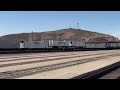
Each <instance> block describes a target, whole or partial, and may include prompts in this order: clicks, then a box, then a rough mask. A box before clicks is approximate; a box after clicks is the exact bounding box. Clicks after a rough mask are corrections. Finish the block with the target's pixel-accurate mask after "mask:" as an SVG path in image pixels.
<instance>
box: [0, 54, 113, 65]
mask: <svg viewBox="0 0 120 90" xmlns="http://www.w3.org/2000/svg"><path fill="white" fill-rule="evenodd" d="M101 54H107V53H99V54H89V55H82V56H79V55H77V56H74V55H73V56H67V57H58V56H54V57H58V58H51V59H46V58H43V59H42V60H35V61H33V60H32V61H26V62H25V61H24V62H19V63H10V64H0V67H9V66H16V65H24V64H32V63H40V62H48V61H57V60H62V59H72V58H77V57H86V56H93V55H101ZM112 54H115V52H114V53H112ZM60 56H66V55H60ZM36 58H41V57H36ZM23 59H29V60H30V59H35V57H32V58H22V59H21V58H19V59H12V60H3V61H0V63H2V62H11V61H16V60H17V61H22V60H23ZM44 59H45V60H44Z"/></svg>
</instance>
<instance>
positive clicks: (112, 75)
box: [71, 61, 120, 79]
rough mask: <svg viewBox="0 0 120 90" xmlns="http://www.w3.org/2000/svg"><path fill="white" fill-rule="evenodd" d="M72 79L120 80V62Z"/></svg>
mask: <svg viewBox="0 0 120 90" xmlns="http://www.w3.org/2000/svg"><path fill="white" fill-rule="evenodd" d="M118 71H119V73H118ZM71 79H120V61H119V62H116V63H114V64H112V65H109V66H106V67H103V68H100V69H98V70H95V71H91V72H88V73H85V74H82V75H79V76H76V77H73V78H71Z"/></svg>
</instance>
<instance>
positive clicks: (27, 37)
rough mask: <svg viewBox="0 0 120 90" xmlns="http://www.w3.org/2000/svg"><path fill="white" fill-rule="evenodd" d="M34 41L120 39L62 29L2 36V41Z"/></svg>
mask: <svg viewBox="0 0 120 90" xmlns="http://www.w3.org/2000/svg"><path fill="white" fill-rule="evenodd" d="M32 36H33V40H51V39H58V40H64V39H65V40H81V41H89V42H101V41H118V40H119V39H118V38H116V37H113V36H111V35H107V34H102V33H97V32H91V31H86V30H81V29H72V28H69V29H61V30H55V31H48V32H34V33H33V34H32V33H20V34H10V35H5V36H1V37H0V39H2V40H15V41H21V40H24V41H31V40H32Z"/></svg>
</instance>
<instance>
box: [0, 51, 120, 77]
mask: <svg viewBox="0 0 120 90" xmlns="http://www.w3.org/2000/svg"><path fill="white" fill-rule="evenodd" d="M119 55H120V53H116V54H112V55H111V54H110V55H102V56H97V57H93V58H86V59H80V60H75V61H68V62H64V63H58V64H52V65H45V66H40V67H34V68H28V69H21V70H14V71H6V72H1V73H0V79H13V78H19V77H23V76H29V75H33V74H37V73H41V72H46V71H52V70H56V69H61V68H65V67H70V66H75V65H80V64H83V63H87V62H93V61H97V60H102V59H106V58H110V57H116V56H119Z"/></svg>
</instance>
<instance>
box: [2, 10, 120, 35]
mask: <svg viewBox="0 0 120 90" xmlns="http://www.w3.org/2000/svg"><path fill="white" fill-rule="evenodd" d="M77 22H78V23H79V28H81V29H84V30H88V31H94V32H100V33H105V34H111V35H114V36H116V37H120V11H0V36H2V35H6V34H12V33H26V32H31V31H32V30H33V31H34V32H44V31H52V30H58V29H63V28H69V27H70V24H71V26H72V27H73V28H76V27H77V24H76V23H77Z"/></svg>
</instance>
